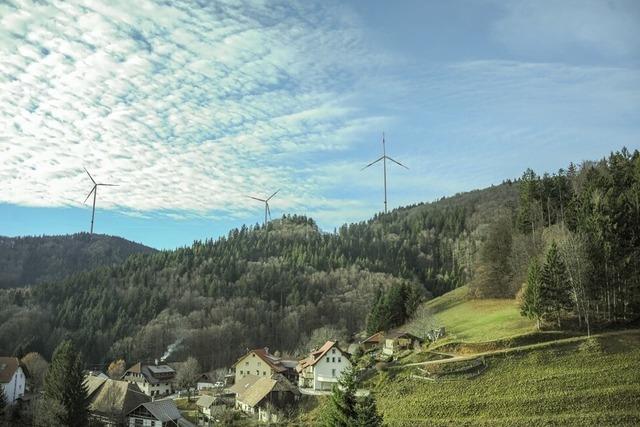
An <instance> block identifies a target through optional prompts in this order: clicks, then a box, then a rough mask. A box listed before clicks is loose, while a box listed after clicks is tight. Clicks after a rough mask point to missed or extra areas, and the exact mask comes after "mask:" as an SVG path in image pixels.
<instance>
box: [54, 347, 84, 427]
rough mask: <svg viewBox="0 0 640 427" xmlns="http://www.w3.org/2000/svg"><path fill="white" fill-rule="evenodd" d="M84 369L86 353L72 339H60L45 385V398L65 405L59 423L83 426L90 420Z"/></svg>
mask: <svg viewBox="0 0 640 427" xmlns="http://www.w3.org/2000/svg"><path fill="white" fill-rule="evenodd" d="M82 370H83V366H82V356H81V354H80V353H79V352H77V351H76V350H75V348H74V346H73V344H72V343H71V341H69V340H67V341H63V342H62V343H60V345H59V346H58V347H57V348H56V350H55V352H54V353H53V359H52V361H51V366H50V367H49V371H48V372H47V375H46V377H45V385H44V396H45V399H46V400H47V401H52V402H55V403H58V404H59V405H61V406H62V408H63V411H62V412H61V413H60V414H59V415H58V418H57V420H56V421H57V422H58V424H59V425H62V426H68V427H81V426H85V425H87V423H88V407H89V397H88V396H87V387H86V385H85V384H84V375H83V372H82ZM55 403H54V404H55Z"/></svg>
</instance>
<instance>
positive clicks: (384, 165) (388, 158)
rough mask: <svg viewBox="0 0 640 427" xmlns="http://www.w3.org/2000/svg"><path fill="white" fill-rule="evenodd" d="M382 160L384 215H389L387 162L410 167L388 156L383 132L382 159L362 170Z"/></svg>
mask: <svg viewBox="0 0 640 427" xmlns="http://www.w3.org/2000/svg"><path fill="white" fill-rule="evenodd" d="M380 160H382V164H383V170H384V213H387V160H390V161H392V162H393V163H395V164H397V165H400V166H402V167H403V168H405V169H407V170H408V169H409V168H408V167H406V166H405V165H403V164H402V163H400V162H399V161H397V160H394V159H392V158H391V157H389V156H387V149H386V146H385V143H384V132H382V157H380V158H379V159H377V160H374V161H373V162H371V163H369V164H368V165H367V166H365V167H363V168H362V169H360V170H365V169H366V168H368V167H369V166H373V165H375V164H376V163H378V162H379V161H380Z"/></svg>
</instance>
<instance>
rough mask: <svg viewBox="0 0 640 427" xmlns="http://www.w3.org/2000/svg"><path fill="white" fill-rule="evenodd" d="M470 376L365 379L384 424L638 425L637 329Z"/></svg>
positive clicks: (504, 359)
mask: <svg viewBox="0 0 640 427" xmlns="http://www.w3.org/2000/svg"><path fill="white" fill-rule="evenodd" d="M486 362H487V364H488V368H487V369H486V370H485V371H484V373H483V374H481V375H480V376H478V377H476V378H473V379H470V380H454V381H437V382H429V381H423V380H419V379H413V378H410V375H411V374H412V373H413V371H412V369H411V368H407V369H406V370H401V371H399V373H398V374H397V375H395V376H393V374H394V372H395V371H394V372H391V371H390V372H388V373H383V374H380V375H378V376H376V377H374V378H373V379H372V380H371V381H370V384H369V385H370V386H372V389H373V391H374V394H375V395H376V399H377V402H378V408H379V409H380V411H381V412H382V413H383V415H384V419H385V421H386V422H387V423H388V424H389V425H392V426H405V425H406V426H416V425H417V426H421V425H425V426H427V425H492V426H493V425H503V426H507V425H509V426H514V425H523V426H524V425H601V426H608V425H630V426H631V425H640V369H638V366H640V333H638V332H633V333H627V334H620V335H615V336H606V337H601V338H592V339H588V340H582V341H574V342H570V343H567V344H562V345H560V344H559V345H558V346H556V347H554V346H550V347H545V348H543V349H537V350H532V351H527V352H523V353H517V354H509V355H500V356H494V357H489V358H487V359H486Z"/></svg>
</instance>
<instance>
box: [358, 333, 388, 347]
mask: <svg viewBox="0 0 640 427" xmlns="http://www.w3.org/2000/svg"><path fill="white" fill-rule="evenodd" d="M383 343H384V332H382V331H380V332H376V333H375V334H373V335H371V336H370V337H369V338H367V339H365V340H364V341H362V342H361V343H360V344H361V345H362V349H363V350H364V351H370V350H374V349H376V348H380V347H382V344H383Z"/></svg>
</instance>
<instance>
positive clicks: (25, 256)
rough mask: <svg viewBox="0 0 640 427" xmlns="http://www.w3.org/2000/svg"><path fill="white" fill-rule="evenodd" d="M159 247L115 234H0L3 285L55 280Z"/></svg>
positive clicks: (21, 285)
mask: <svg viewBox="0 0 640 427" xmlns="http://www.w3.org/2000/svg"><path fill="white" fill-rule="evenodd" d="M154 251H155V250H154V249H152V248H149V247H147V246H144V245H141V244H139V243H135V242H131V241H129V240H125V239H122V238H120V237H115V236H107V235H101V234H94V235H90V234H88V233H78V234H72V235H66V236H41V237H35V236H34V237H2V236H0V288H14V287H23V286H31V285H35V284H38V283H42V282H54V281H59V280H62V279H64V278H65V277H67V276H69V275H71V274H73V273H77V272H80V271H86V270H93V269H95V268H97V267H102V266H110V265H114V264H119V263H121V262H123V261H124V260H125V259H126V258H128V257H129V256H130V255H132V254H135V253H151V252H154Z"/></svg>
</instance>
